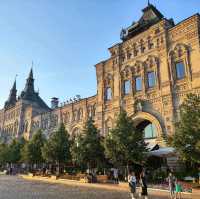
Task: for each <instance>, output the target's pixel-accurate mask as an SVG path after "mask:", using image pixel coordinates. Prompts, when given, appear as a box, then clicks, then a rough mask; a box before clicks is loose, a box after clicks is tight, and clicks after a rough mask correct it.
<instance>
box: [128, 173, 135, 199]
mask: <svg viewBox="0 0 200 199" xmlns="http://www.w3.org/2000/svg"><path fill="white" fill-rule="evenodd" d="M128 182H129V187H130V192H131V198H132V199H135V194H136V177H135V173H134V172H131V173H130V174H129V175H128Z"/></svg>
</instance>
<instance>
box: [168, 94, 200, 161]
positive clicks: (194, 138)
mask: <svg viewBox="0 0 200 199" xmlns="http://www.w3.org/2000/svg"><path fill="white" fill-rule="evenodd" d="M175 127H176V128H175V134H174V135H173V136H172V137H171V139H170V140H171V142H170V144H171V145H172V146H173V147H175V148H176V150H177V152H178V153H179V155H180V158H181V159H182V160H184V161H188V162H191V163H194V164H196V163H200V96H198V95H195V94H188V95H187V98H186V99H185V101H184V102H183V104H182V105H181V106H180V118H179V121H178V122H177V123H176V125H175Z"/></svg>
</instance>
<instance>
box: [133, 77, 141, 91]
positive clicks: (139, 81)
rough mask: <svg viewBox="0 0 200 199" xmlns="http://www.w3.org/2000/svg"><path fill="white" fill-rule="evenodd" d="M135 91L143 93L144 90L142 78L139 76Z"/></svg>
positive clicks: (136, 80)
mask: <svg viewBox="0 0 200 199" xmlns="http://www.w3.org/2000/svg"><path fill="white" fill-rule="evenodd" d="M135 90H136V91H141V90H142V77H141V76H138V77H136V78H135Z"/></svg>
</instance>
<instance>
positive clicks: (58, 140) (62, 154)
mask: <svg viewBox="0 0 200 199" xmlns="http://www.w3.org/2000/svg"><path fill="white" fill-rule="evenodd" d="M42 155H43V158H44V159H45V160H46V161H47V162H50V163H54V164H57V165H58V173H60V166H61V165H63V164H65V163H67V162H69V161H70V160H71V153H70V140H69V134H68V132H67V131H66V130H65V126H64V124H61V126H60V127H59V129H58V130H57V131H55V132H54V133H53V134H52V135H51V136H50V138H49V139H48V140H47V142H46V143H45V145H44V147H43V148H42Z"/></svg>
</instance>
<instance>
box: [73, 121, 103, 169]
mask: <svg viewBox="0 0 200 199" xmlns="http://www.w3.org/2000/svg"><path fill="white" fill-rule="evenodd" d="M72 155H73V160H74V161H75V162H76V163H78V164H79V165H81V166H85V167H87V168H89V169H92V168H95V167H99V166H102V164H103V163H104V160H105V156H104V147H103V144H102V138H101V136H100V133H99V131H98V129H97V128H96V127H95V125H94V121H93V120H92V118H89V119H88V121H87V122H86V124H85V127H84V129H83V133H82V134H81V135H78V136H77V137H76V139H75V142H74V145H73V146H72Z"/></svg>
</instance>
